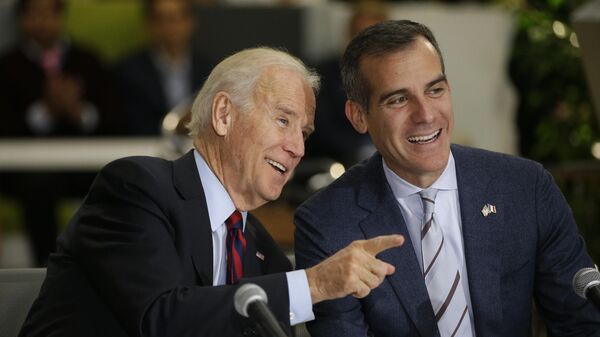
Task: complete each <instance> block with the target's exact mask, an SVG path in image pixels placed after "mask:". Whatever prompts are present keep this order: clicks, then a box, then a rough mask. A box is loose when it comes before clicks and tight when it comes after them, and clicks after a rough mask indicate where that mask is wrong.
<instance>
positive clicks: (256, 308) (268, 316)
mask: <svg viewBox="0 0 600 337" xmlns="http://www.w3.org/2000/svg"><path fill="white" fill-rule="evenodd" d="M233 306H234V307H235V310H236V311H237V312H238V313H239V314H240V315H242V316H244V317H249V318H251V319H252V320H253V321H254V322H255V323H256V324H257V325H258V328H259V330H260V331H261V334H262V335H263V336H264V337H288V336H287V335H286V333H285V332H284V331H283V329H282V328H281V325H279V322H277V319H276V318H275V315H273V313H272V312H271V309H269V307H268V306H267V293H265V291H264V290H263V288H261V287H260V286H258V285H256V284H254V283H246V284H244V285H242V286H241V287H239V288H238V290H236V292H235V295H234V296H233Z"/></svg>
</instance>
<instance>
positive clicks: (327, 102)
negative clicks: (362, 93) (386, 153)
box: [306, 0, 388, 167]
mask: <svg viewBox="0 0 600 337" xmlns="http://www.w3.org/2000/svg"><path fill="white" fill-rule="evenodd" d="M387 19H388V17H387V13H386V7H385V4H384V3H383V2H382V1H377V0H363V1H360V2H357V3H356V4H355V5H354V6H353V9H352V14H351V18H350V21H349V22H348V27H347V37H346V38H347V41H346V42H345V43H344V44H343V45H344V47H345V46H346V44H347V43H348V41H350V39H352V38H353V37H354V36H355V35H356V34H358V33H359V32H360V31H362V30H363V29H365V28H367V27H369V26H371V25H374V24H376V23H379V22H381V21H385V20H387ZM340 57H341V56H340V55H335V56H334V57H332V58H329V59H326V60H325V61H324V62H322V63H321V64H319V65H317V70H318V71H319V73H320V74H321V76H322V88H321V91H320V92H319V96H318V97H317V115H316V124H317V125H318V128H317V129H316V130H315V133H314V134H313V135H312V136H311V138H310V139H309V140H308V142H307V144H306V146H307V155H308V156H311V157H329V158H332V159H334V160H337V161H340V162H341V163H342V164H344V165H345V166H346V167H349V166H351V165H353V164H355V163H357V162H358V161H360V160H362V159H364V158H367V157H368V156H370V155H371V154H373V152H375V148H374V147H373V145H372V143H371V139H370V138H369V135H367V134H360V133H358V132H356V130H354V128H353V127H352V124H350V122H348V119H347V118H346V113H345V112H344V106H345V104H346V93H345V92H344V88H343V87H342V77H341V75H340Z"/></svg>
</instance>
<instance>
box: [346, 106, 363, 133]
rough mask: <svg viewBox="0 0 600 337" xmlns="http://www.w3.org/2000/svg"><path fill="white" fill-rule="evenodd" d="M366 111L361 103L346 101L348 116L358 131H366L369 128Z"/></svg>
mask: <svg viewBox="0 0 600 337" xmlns="http://www.w3.org/2000/svg"><path fill="white" fill-rule="evenodd" d="M365 114H366V112H365V111H364V109H363V108H362V107H361V106H360V104H358V103H356V102H354V101H351V100H347V101H346V118H348V120H349V121H350V123H351V124H352V126H353V127H354V129H355V130H356V131H358V133H366V132H367V130H368V127H367V120H366V117H367V116H366V115H365Z"/></svg>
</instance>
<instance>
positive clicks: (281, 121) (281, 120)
mask: <svg viewBox="0 0 600 337" xmlns="http://www.w3.org/2000/svg"><path fill="white" fill-rule="evenodd" d="M277 124H279V125H280V126H287V125H288V124H290V122H289V121H288V120H287V119H285V118H277Z"/></svg>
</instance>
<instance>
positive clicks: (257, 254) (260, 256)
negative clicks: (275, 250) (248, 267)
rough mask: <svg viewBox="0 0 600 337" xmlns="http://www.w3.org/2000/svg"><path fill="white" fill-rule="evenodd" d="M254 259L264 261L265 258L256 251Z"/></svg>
mask: <svg viewBox="0 0 600 337" xmlns="http://www.w3.org/2000/svg"><path fill="white" fill-rule="evenodd" d="M256 257H258V258H259V259H260V260H261V261H264V260H265V256H264V255H263V253H261V252H259V251H256Z"/></svg>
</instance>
